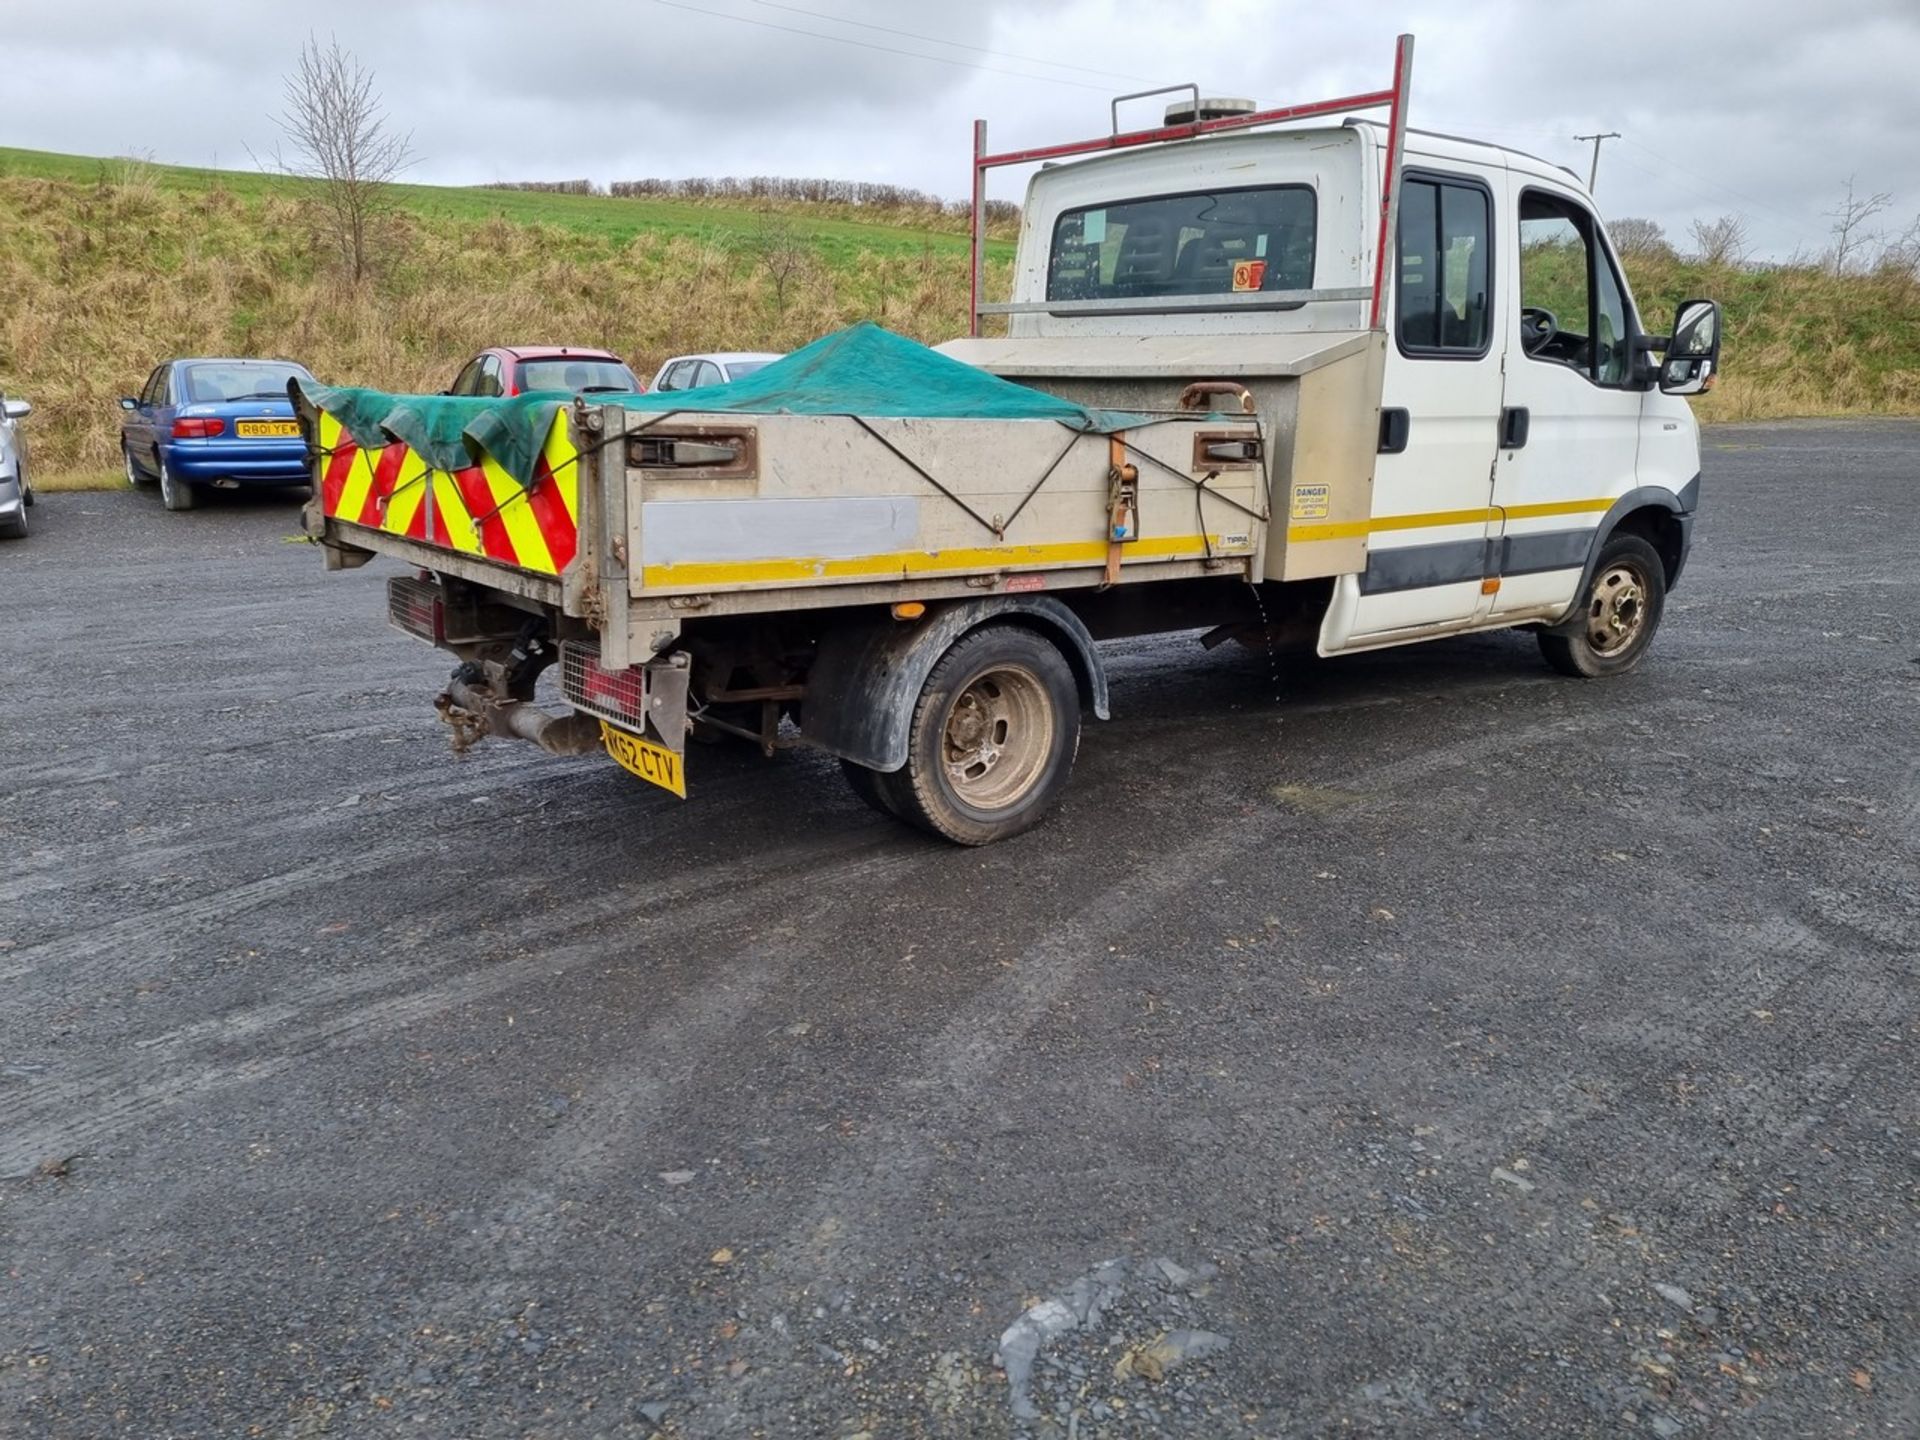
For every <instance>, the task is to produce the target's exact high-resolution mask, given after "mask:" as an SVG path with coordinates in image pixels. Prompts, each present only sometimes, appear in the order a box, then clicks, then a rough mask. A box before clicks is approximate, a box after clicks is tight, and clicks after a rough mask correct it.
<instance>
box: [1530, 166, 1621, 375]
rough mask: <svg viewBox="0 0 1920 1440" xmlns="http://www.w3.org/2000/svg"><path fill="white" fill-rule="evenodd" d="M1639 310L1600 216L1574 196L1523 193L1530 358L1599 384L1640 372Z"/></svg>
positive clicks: (1535, 191) (1532, 191)
mask: <svg viewBox="0 0 1920 1440" xmlns="http://www.w3.org/2000/svg"><path fill="white" fill-rule="evenodd" d="M1633 331H1634V323H1633V312H1632V310H1631V309H1630V308H1629V306H1628V304H1627V295H1626V287H1625V286H1623V285H1622V284H1621V283H1620V275H1619V272H1617V271H1616V270H1615V269H1614V268H1613V260H1612V258H1611V257H1610V256H1609V255H1608V254H1607V252H1606V248H1605V247H1604V246H1603V245H1602V244H1601V243H1600V240H1599V232H1598V228H1597V227H1596V226H1595V224H1594V220H1593V216H1592V215H1590V214H1588V213H1587V211H1586V210H1585V209H1584V208H1583V207H1582V206H1580V205H1578V204H1576V203H1575V202H1573V201H1572V200H1569V199H1566V198H1564V197H1562V196H1559V195H1549V194H1546V193H1545V192H1544V191H1539V190H1529V191H1527V192H1526V193H1525V194H1524V195H1522V196H1521V198H1520V345H1521V348H1522V350H1524V351H1525V352H1526V355H1527V358H1528V359H1530V360H1537V361H1542V362H1545V363H1548V364H1556V365H1565V366H1566V367H1568V368H1569V369H1572V370H1578V371H1579V372H1580V373H1581V374H1583V375H1585V376H1586V377H1587V379H1589V380H1591V381H1592V382H1593V383H1594V384H1596V385H1607V386H1618V385H1624V384H1625V383H1626V382H1627V378H1628V376H1629V374H1630V373H1631V370H1632V353H1633Z"/></svg>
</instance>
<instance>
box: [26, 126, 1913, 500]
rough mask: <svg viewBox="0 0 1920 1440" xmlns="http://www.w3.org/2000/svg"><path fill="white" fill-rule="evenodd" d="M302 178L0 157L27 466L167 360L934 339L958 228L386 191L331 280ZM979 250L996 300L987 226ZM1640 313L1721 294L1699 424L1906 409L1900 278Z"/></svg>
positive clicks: (1666, 271)
mask: <svg viewBox="0 0 1920 1440" xmlns="http://www.w3.org/2000/svg"><path fill="white" fill-rule="evenodd" d="M311 196H312V190H311V188H310V187H309V186H308V185H307V183H306V182H303V181H300V180H295V179H289V178H286V177H282V176H268V175H259V174H252V173H246V172H237V171H218V170H196V169H189V168H184V167H175V166H159V165H150V164H146V163H142V162H138V161H120V160H99V159H88V158H81V157H75V156H64V155H52V154H46V153H42V152H38V151H24V150H8V149H0V217H4V218H5V235H6V241H5V244H4V246H0V389H4V390H5V391H6V392H7V393H9V394H15V395H24V396H26V397H27V398H29V399H31V400H33V401H34V402H35V403H36V406H37V407H38V410H37V413H36V414H35V416H34V418H33V420H32V421H31V422H30V424H31V425H32V427H33V444H34V450H35V456H36V467H37V471H38V474H39V476H40V477H41V478H42V479H43V480H47V479H53V478H56V477H58V476H60V475H62V474H63V473H68V474H74V475H99V474H102V473H104V472H106V471H108V470H111V469H113V468H114V467H116V466H117V463H118V452H117V444H118V441H117V434H118V428H117V414H118V412H117V410H116V408H115V403H114V402H115V397H117V396H119V395H123V394H130V393H132V392H133V391H135V390H137V389H138V388H139V386H140V384H141V383H142V381H143V380H144V379H145V377H146V375H147V373H148V371H149V370H150V369H151V368H152V366H153V365H154V364H155V363H156V362H157V361H158V360H160V359H162V358H164V357H166V356H168V355H174V354H192V353H216V354H218V353H260V354H269V355H288V356H292V357H295V358H298V359H300V360H303V361H304V362H305V363H307V364H308V365H309V366H311V367H312V368H313V370H314V371H315V373H316V374H318V375H320V376H321V377H322V378H323V379H327V380H330V381H334V382H337V383H343V384H346V383H362V384H372V385H380V386H383V387H386V388H389V389H395V390H437V389H439V388H441V387H442V386H444V385H445V384H446V383H447V381H448V380H449V379H450V378H451V376H452V375H453V372H454V370H455V369H456V368H457V366H458V365H459V364H460V362H461V361H462V360H464V359H465V358H466V357H467V356H468V355H470V354H472V353H473V352H474V351H476V350H478V349H480V348H482V347H483V346H486V345H490V344H497V343H501V342H503V341H525V342H568V341H571V342H577V343H582V344H598V345H604V346H607V347H608V348H610V349H612V350H615V351H617V352H618V353H620V354H622V355H624V356H626V357H627V358H628V359H629V360H631V361H632V362H633V363H634V365H635V367H636V369H638V370H640V371H641V372H642V373H650V372H651V370H652V368H653V367H654V366H656V365H657V364H658V363H659V362H660V361H661V360H662V359H664V358H665V357H666V356H667V355H669V354H673V353H675V352H678V351H682V350H717V349H775V350H781V349H789V348H792V347H794V346H797V345H800V344H803V343H805V342H806V341H808V340H811V339H813V338H815V337H817V336H819V335H821V334H823V333H825V332H826V331H828V330H832V329H835V328H838V327H839V326H842V325H846V324H850V323H852V322H853V321H855V320H858V319H863V318H866V319H874V320H878V321H880V322H881V323H883V324H885V325H888V326H890V327H891V328H893V329H896V330H899V331H901V332H902V333H904V334H908V335H911V336H914V337H915V338H918V339H922V340H927V341H937V340H941V339H945V338H948V337H950V336H952V335H955V334H958V333H959V332H960V331H961V329H962V328H963V327H964V325H965V315H966V292H967V277H966V237H965V235H964V233H962V231H963V225H962V224H961V222H958V221H956V220H955V219H953V217H951V216H948V215H942V214H939V213H938V212H927V211H925V210H918V211H914V212H911V213H907V214H899V215H894V214H889V213H887V212H886V211H884V210H881V211H879V212H877V213H876V211H874V210H873V209H872V208H870V207H853V206H847V205H827V204H812V203H803V202H781V203H776V204H771V205H770V204H768V203H767V202H764V201H755V202H751V203H750V204H741V203H739V202H733V203H727V202H722V201H707V202H700V201H692V200H686V199H661V198H643V199H627V198H612V197H608V196H596V195H570V194H553V193H546V192H536V191H515V190H496V189H483V188H458V187H443V186H428V185H402V186H397V187H395V194H394V200H395V202H396V208H395V211H394V213H393V214H392V215H391V216H390V217H389V218H388V220H387V221H386V224H385V233H384V234H383V236H382V244H381V247H380V259H379V263H378V269H377V273H376V275H375V276H374V278H373V279H372V280H371V281H370V282H367V283H364V284H362V285H360V286H358V287H353V286H350V285H348V284H346V283H345V282H344V281H343V280H342V279H341V278H340V276H339V269H338V265H337V263H336V261H335V258H334V256H333V254H332V253H331V252H330V250H329V248H328V245H327V242H326V238H325V236H324V234H323V233H322V232H321V231H320V230H318V229H317V228H316V227H315V224H314V222H313V207H312V205H311ZM996 233H997V238H995V239H994V240H993V241H992V242H991V243H990V250H989V263H988V284H989V289H990V290H992V291H998V292H1002V293H1004V290H1005V288H1006V285H1007V283H1008V273H1009V271H1010V268H1011V262H1012V255H1013V244H1012V238H1011V226H1008V225H1002V226H1000V227H997V232H996ZM1629 272H1630V278H1631V282H1632V284H1633V287H1634V290H1635V292H1636V295H1637V296H1638V299H1639V301H1640V304H1641V306H1642V308H1643V310H1644V311H1645V312H1646V314H1647V316H1648V320H1649V323H1650V324H1655V325H1664V324H1665V323H1666V321H1667V319H1668V318H1669V317H1670V316H1671V314H1672V310H1673V306H1674V303H1675V302H1676V301H1677V300H1679V299H1681V298H1682V297H1684V296H1689V295H1711V296H1714V297H1716V298H1718V299H1720V300H1721V301H1722V302H1723V303H1724V304H1725V305H1726V307H1727V319H1728V327H1727V341H1726V348H1725V355H1724V360H1725V372H1726V373H1725V375H1724V377H1723V380H1722V383H1721V385H1720V386H1719V388H1717V389H1716V390H1715V392H1714V393H1713V394H1712V395H1710V396H1707V397H1705V398H1704V399H1703V400H1701V401H1700V402H1698V404H1699V406H1700V411H1701V413H1702V415H1703V417H1704V418H1711V419H1750V418H1760V417H1770V416H1779V415H1813V414H1843V413H1847V414H1857V413H1913V412H1916V411H1920V284H1916V283H1915V280H1914V278H1913V277H1912V276H1911V275H1905V276H1902V275H1894V274H1881V275H1874V276H1844V277H1835V276H1830V275H1827V274H1824V273H1823V272H1821V271H1820V270H1818V269H1817V268H1815V267H1810V266H1809V267H1792V268H1777V269H1767V270H1744V269H1733V268H1729V267H1713V266H1706V265H1703V264H1700V263H1697V262H1692V261H1687V260H1683V259H1679V258H1675V257H1672V256H1664V255H1662V256H1652V257H1646V258H1641V259H1637V260H1634V261H1631V262H1630V263H1629Z"/></svg>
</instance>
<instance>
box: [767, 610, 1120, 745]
mask: <svg viewBox="0 0 1920 1440" xmlns="http://www.w3.org/2000/svg"><path fill="white" fill-rule="evenodd" d="M988 625H1017V626H1020V627H1021V628H1023V629H1028V630H1033V631H1035V632H1037V633H1038V634H1040V635H1042V636H1044V637H1045V638H1046V639H1047V640H1049V641H1051V642H1052V643H1053V644H1054V645H1055V646H1056V647H1057V648H1058V649H1059V650H1060V653H1061V654H1062V655H1063V656H1064V657H1065V658H1066V661H1067V665H1068V667H1069V668H1070V669H1071V670H1072V671H1073V677H1074V683H1075V686H1076V688H1077V689H1078V690H1079V692H1080V703H1081V705H1083V706H1084V707H1085V708H1086V709H1088V710H1091V711H1092V712H1093V714H1094V715H1095V716H1096V717H1097V718H1099V719H1101V720H1105V719H1106V718H1107V715H1108V708H1107V672H1106V668H1105V666H1103V665H1102V664H1101V662H1100V655H1099V652H1098V651H1097V650H1095V649H1094V645H1093V636H1092V634H1091V633H1090V632H1089V631H1088V630H1087V627H1086V625H1085V624H1084V623H1083V622H1082V621H1081V619H1080V617H1079V616H1078V615H1076V614H1074V613H1073V611H1071V610H1069V609H1068V608H1067V607H1066V606H1065V605H1063V604H1062V603H1061V602H1060V601H1058V600H1056V599H1054V598H1053V597H1052V596H1047V595H995V596H986V597H982V598H981V599H978V600H960V601H955V602H953V603H951V604H946V605H941V606H938V607H933V606H929V607H928V611H927V614H926V615H924V616H922V617H921V618H920V619H919V620H918V621H915V622H904V621H900V620H895V619H893V618H892V617H891V616H889V615H885V614H881V615H880V616H878V617H876V618H871V619H866V620H862V621H857V622H852V623H849V624H845V625H841V626H838V627H836V628H835V629H834V630H832V631H830V632H829V633H828V634H827V635H825V636H823V637H822V638H821V641H820V647H819V651H818V653H817V654H816V655H815V656H814V660H813V664H812V666H811V668H810V669H809V671H808V675H807V694H806V700H805V703H804V706H803V713H802V720H801V725H800V731H801V734H802V735H804V736H805V737H806V739H807V741H808V743H809V744H812V745H815V746H818V747H819V748H820V749H822V750H825V751H827V752H828V753H829V754H833V755H837V756H839V757H840V758H841V759H842V760H851V761H852V762H853V763H854V764H856V765H864V766H866V767H867V768H868V769H870V770H880V771H894V770H898V769H899V768H900V767H901V766H902V765H904V764H906V763H907V744H908V732H909V728H910V727H911V725H912V721H913V707H914V703H915V702H916V701H917V700H918V699H919V696H920V691H921V688H922V687H923V686H924V685H925V684H926V682H927V676H928V675H929V674H931V673H932V671H933V667H934V666H935V665H937V664H938V663H939V661H940V657H941V656H942V655H945V654H946V653H947V651H948V650H950V649H952V648H953V646H954V645H955V644H957V643H958V642H959V641H960V640H962V639H964V638H965V637H966V636H968V635H970V634H972V633H973V632H974V631H976V630H980V629H982V628H984V627H986V626H988Z"/></svg>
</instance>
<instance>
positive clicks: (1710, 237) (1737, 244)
mask: <svg viewBox="0 0 1920 1440" xmlns="http://www.w3.org/2000/svg"><path fill="white" fill-rule="evenodd" d="M1691 234H1692V235H1693V249H1694V253H1695V254H1696V255H1698V256H1699V257H1700V259H1702V260H1703V261H1705V262H1706V263H1707V264H1709V265H1738V264H1739V263H1740V262H1741V261H1742V260H1744V259H1746V258H1747V222H1746V220H1745V218H1744V217H1742V216H1739V215H1722V216H1721V217H1720V218H1719V219H1718V220H1696V221H1694V222H1693V226H1692V229H1691Z"/></svg>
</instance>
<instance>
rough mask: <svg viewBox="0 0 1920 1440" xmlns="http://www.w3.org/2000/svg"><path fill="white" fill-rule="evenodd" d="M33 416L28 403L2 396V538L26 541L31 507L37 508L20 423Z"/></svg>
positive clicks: (0, 417)
mask: <svg viewBox="0 0 1920 1440" xmlns="http://www.w3.org/2000/svg"><path fill="white" fill-rule="evenodd" d="M32 413H33V406H32V405H30V404H28V403H27V402H26V401H25V400H9V399H7V398H6V397H5V396H4V395H0V537H4V538H5V539H8V540H22V539H25V538H26V534H27V507H28V506H29V505H31V504H33V482H32V481H31V480H29V479H28V478H27V437H26V436H25V435H24V434H22V433H21V431H20V422H21V421H22V420H24V419H26V418H27V416H29V415H31V414H32Z"/></svg>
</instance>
